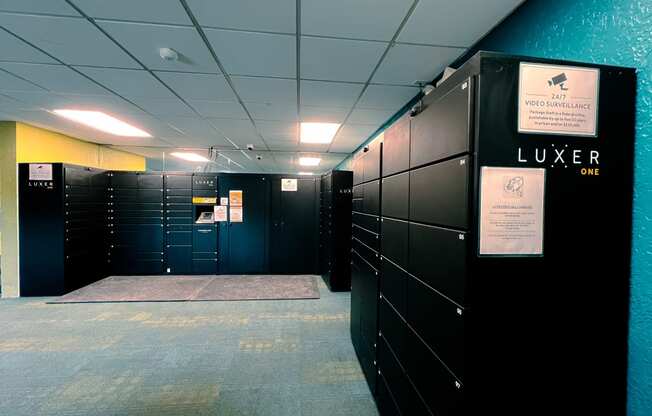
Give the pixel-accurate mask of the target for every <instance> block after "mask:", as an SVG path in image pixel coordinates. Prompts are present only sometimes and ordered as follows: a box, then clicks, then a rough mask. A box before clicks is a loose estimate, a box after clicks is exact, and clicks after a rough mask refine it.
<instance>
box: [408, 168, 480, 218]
mask: <svg viewBox="0 0 652 416" xmlns="http://www.w3.org/2000/svg"><path fill="white" fill-rule="evenodd" d="M468 192H469V157H468V156H464V157H461V158H456V159H452V160H448V161H445V162H440V163H437V164H434V165H430V166H427V167H424V168H420V169H416V170H412V171H410V221H418V222H425V223H430V224H435V225H442V226H447V227H454V228H467V227H468V224H469V206H468V201H469V194H468Z"/></svg>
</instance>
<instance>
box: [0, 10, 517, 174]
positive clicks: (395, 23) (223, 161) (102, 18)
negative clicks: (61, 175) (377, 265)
mask: <svg viewBox="0 0 652 416" xmlns="http://www.w3.org/2000/svg"><path fill="white" fill-rule="evenodd" d="M521 2H522V0H493V1H492V2H479V1H477V0H456V2H455V3H454V4H453V3H450V1H447V0H353V1H352V0H329V1H328V2H324V1H323V0H275V1H273V2H270V1H269V0H238V1H219V0H139V1H137V2H133V1H130V0H113V1H111V2H103V1H98V0H65V1H61V0H58V1H52V0H33V1H27V2H26V1H24V0H3V1H2V4H0V29H2V30H0V49H2V50H3V56H2V57H0V119H9V120H16V121H22V122H26V123H31V124H34V125H37V126H39V127H44V128H49V129H52V130H54V131H59V132H62V133H65V134H69V135H72V136H75V137H79V138H81V139H83V140H87V141H91V142H95V143H99V144H103V145H109V146H113V147H116V148H120V149H125V150H128V151H132V152H134V153H138V154H142V155H144V156H146V157H148V158H149V159H152V160H154V161H156V160H158V161H159V162H160V161H162V160H165V165H164V166H166V167H174V168H178V169H193V170H194V169H196V168H199V167H198V166H195V165H196V164H188V163H187V162H182V161H176V160H174V159H173V158H171V157H169V153H171V152H174V151H176V150H179V149H186V150H192V151H197V152H206V153H208V149H209V148H214V149H215V150H217V151H218V156H217V158H218V159H219V163H217V162H216V163H214V168H215V169H220V170H225V169H226V170H233V169H236V171H240V172H269V173H272V172H277V173H283V172H287V173H296V172H298V171H302V170H304V169H305V168H302V167H301V166H299V164H298V156H300V155H314V156H317V157H320V158H321V159H322V161H321V164H320V165H319V167H318V168H317V170H315V171H314V172H315V173H320V172H324V171H327V170H329V169H331V168H333V167H334V166H336V165H337V164H338V163H339V162H340V161H341V160H342V159H343V158H344V157H346V155H347V154H348V153H350V152H351V151H353V150H354V149H356V148H357V147H358V146H359V145H360V144H361V143H362V142H364V141H365V140H366V139H367V138H368V137H369V135H371V134H372V133H373V132H374V131H375V130H376V129H377V128H378V127H380V126H381V125H382V124H383V123H384V122H385V121H386V120H387V119H388V118H389V117H391V115H392V114H394V113H395V112H396V111H398V110H399V109H400V108H401V107H403V105H404V104H405V103H406V102H408V101H409V100H410V99H411V98H412V97H414V96H415V95H416V94H417V93H418V92H419V86H418V84H417V83H418V82H421V81H429V80H432V79H433V78H434V77H435V76H436V75H437V74H438V73H440V72H441V71H442V70H443V69H444V68H445V66H446V65H447V64H448V63H450V62H451V61H453V60H454V59H455V58H457V57H458V56H460V55H462V54H463V53H464V52H465V51H466V50H467V48H468V47H470V46H471V45H472V44H473V43H474V42H475V41H477V40H478V39H479V38H480V37H481V36H482V35H484V34H485V33H486V32H488V31H489V30H490V29H491V28H492V27H493V26H495V25H496V24H497V23H498V22H499V21H501V20H502V19H503V18H504V17H506V16H507V15H508V14H509V13H511V12H512V10H514V9H515V8H516V7H517V6H518V5H520V3H521ZM160 48H172V49H174V50H175V51H176V52H177V53H178V60H174V61H166V60H164V59H161V57H160V56H159V49H160ZM75 107H77V108H82V109H85V108H91V109H98V110H99V111H105V112H107V113H109V114H113V115H115V116H116V117H118V118H122V119H124V120H125V121H127V122H132V123H134V125H136V126H138V127H139V128H142V129H144V130H146V131H148V132H150V133H151V135H152V136H153V137H151V138H139V139H137V140H136V139H133V138H125V137H118V136H111V135H110V134H106V133H101V132H99V131H96V130H93V129H90V128H87V127H83V126H80V125H77V124H73V123H71V122H69V121H66V120H64V119H60V118H58V117H57V116H55V115H53V114H52V113H51V110H53V109H56V108H75ZM302 121H311V122H313V121H317V122H333V123H339V124H340V126H339V128H338V131H337V133H336V136H335V138H334V140H333V141H332V142H331V143H329V144H306V143H302V142H301V141H300V134H299V133H300V129H299V123H300V122H302ZM248 144H253V145H254V147H255V148H254V151H248V150H246V148H247V145H248ZM258 155H259V156H261V158H260V159H259V158H258V157H256V156H258ZM184 163H185V165H184Z"/></svg>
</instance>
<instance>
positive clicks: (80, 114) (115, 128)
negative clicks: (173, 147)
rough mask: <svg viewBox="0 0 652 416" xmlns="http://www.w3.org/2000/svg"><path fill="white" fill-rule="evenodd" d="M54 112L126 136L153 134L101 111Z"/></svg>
mask: <svg viewBox="0 0 652 416" xmlns="http://www.w3.org/2000/svg"><path fill="white" fill-rule="evenodd" d="M52 112H53V113H54V114H56V115H59V116H61V117H65V118H67V119H69V120H72V121H76V122H77V123H81V124H84V125H86V126H89V127H92V128H94V129H97V130H101V131H103V132H106V133H111V134H115V135H116V136H126V137H152V135H151V134H149V133H147V132H146V131H144V130H141V129H139V128H137V127H134V126H132V125H130V124H127V123H125V122H124V121H122V120H118V119H117V118H115V117H111V116H110V115H108V114H104V113H102V112H101V111H84V110H66V109H58V110H53V111H52Z"/></svg>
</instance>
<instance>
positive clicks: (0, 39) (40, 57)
mask: <svg viewBox="0 0 652 416" xmlns="http://www.w3.org/2000/svg"><path fill="white" fill-rule="evenodd" d="M0 50H1V51H2V60H3V61H16V62H33V63H46V64H48V63H56V61H55V60H54V59H52V58H50V57H49V56H47V55H46V54H44V53H43V52H41V51H39V50H38V49H36V48H34V47H32V46H30V45H29V44H27V43H25V42H23V41H22V40H20V39H18V38H16V37H15V36H12V35H10V34H9V33H7V32H5V31H0Z"/></svg>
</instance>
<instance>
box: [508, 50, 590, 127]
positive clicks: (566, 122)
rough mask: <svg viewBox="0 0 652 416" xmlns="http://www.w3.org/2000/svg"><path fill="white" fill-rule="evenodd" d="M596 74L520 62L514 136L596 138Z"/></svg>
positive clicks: (588, 71)
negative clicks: (516, 129)
mask: <svg viewBox="0 0 652 416" xmlns="http://www.w3.org/2000/svg"><path fill="white" fill-rule="evenodd" d="M599 84H600V70H599V69H597V68H583V67H576V66H560V65H544V64H533V63H527V62H521V64H520V68H519V83H518V132H519V133H540V134H558V135H568V136H591V137H595V136H597V133H598V132H597V130H598V129H597V126H598V95H599V94H598V93H599Z"/></svg>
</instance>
